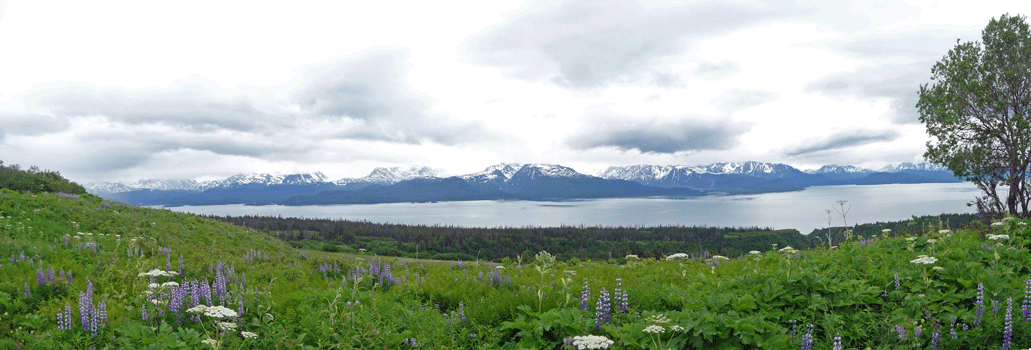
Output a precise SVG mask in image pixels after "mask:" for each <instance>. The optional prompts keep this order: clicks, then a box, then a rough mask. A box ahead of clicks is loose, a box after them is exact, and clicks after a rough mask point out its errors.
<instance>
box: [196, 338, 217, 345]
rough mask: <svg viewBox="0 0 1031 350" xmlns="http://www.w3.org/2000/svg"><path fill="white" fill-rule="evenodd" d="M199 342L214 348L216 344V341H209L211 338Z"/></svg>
mask: <svg viewBox="0 0 1031 350" xmlns="http://www.w3.org/2000/svg"><path fill="white" fill-rule="evenodd" d="M200 342H201V343H204V344H208V345H211V346H215V344H218V340H215V339H211V338H208V339H204V340H201V341H200Z"/></svg>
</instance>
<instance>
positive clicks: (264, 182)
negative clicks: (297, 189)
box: [198, 171, 329, 190]
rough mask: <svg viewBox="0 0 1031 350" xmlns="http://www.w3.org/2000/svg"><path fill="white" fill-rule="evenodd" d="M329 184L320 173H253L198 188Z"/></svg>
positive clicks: (238, 175)
mask: <svg viewBox="0 0 1031 350" xmlns="http://www.w3.org/2000/svg"><path fill="white" fill-rule="evenodd" d="M326 182H329V181H328V180H327V179H326V175H325V174H323V173H322V172H321V171H317V172H314V173H308V174H282V173H253V174H237V175H233V176H230V177H229V178H227V179H225V180H217V181H207V182H203V183H200V185H199V186H198V187H199V189H201V190H206V189H210V188H228V187H236V186H245V185H261V186H274V185H314V184H321V183H326Z"/></svg>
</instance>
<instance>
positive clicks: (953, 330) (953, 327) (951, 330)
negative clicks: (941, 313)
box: [949, 317, 959, 340]
mask: <svg viewBox="0 0 1031 350" xmlns="http://www.w3.org/2000/svg"><path fill="white" fill-rule="evenodd" d="M949 335H951V336H952V340H956V339H959V334H956V318H955V317H953V318H952V324H950V325H949Z"/></svg>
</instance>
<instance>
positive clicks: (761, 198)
mask: <svg viewBox="0 0 1031 350" xmlns="http://www.w3.org/2000/svg"><path fill="white" fill-rule="evenodd" d="M978 193H979V191H978V189H977V188H976V187H974V185H973V184H970V183H950V184H909V185H873V186H855V185H848V186H814V187H810V188H807V189H805V190H803V191H797V192H785V193H765V194H757V195H740V196H711V197H701V198H689V199H665V198H629V199H624V198H620V199H592V200H575V201H561V202H534V201H469V202H438V203H389V204H363V205H325V206H296V207H288V206H279V205H272V206H244V205H213V206H184V207H174V208H169V209H171V210H174V211H182V212H189V213H195V214H214V215H233V216H238V215H270V216H279V215H282V216H284V217H304V218H331V219H347V220H364V221H370V222H377V223H402V224H425V225H455V226H466V227H499V226H508V227H523V226H559V225H576V226H579V225H586V226H599V225H601V226H656V225H687V226H735V227H741V226H758V227H772V228H776V229H785V228H794V229H798V230H799V231H800V232H802V233H806V234H807V233H809V232H812V230H813V229H815V228H822V227H826V226H827V221H826V218H825V214H826V213H825V210H826V209H831V208H832V207H837V206H838V204H837V203H836V201H838V200H847V201H848V203H846V204H845V207H846V208H848V207H849V206H851V207H852V208H851V211H849V212H848V216H847V218H848V223H849V224H850V225H851V224H856V223H871V222H878V221H896V220H904V219H908V218H910V216H912V215H917V216H920V215H937V214H942V213H972V212H975V210H976V209H972V208H971V207H968V206H967V205H966V204H967V203H969V202H970V201H972V200H973V199H974V197H976V196H977V195H978ZM833 224H834V225H836V226H840V225H841V224H842V221H841V217H840V216H839V217H837V218H836V219H835V221H834V223H833Z"/></svg>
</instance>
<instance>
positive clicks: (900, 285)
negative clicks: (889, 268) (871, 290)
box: [895, 273, 902, 290]
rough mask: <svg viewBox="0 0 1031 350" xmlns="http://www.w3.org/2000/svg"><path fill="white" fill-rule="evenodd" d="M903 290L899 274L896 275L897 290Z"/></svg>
mask: <svg viewBox="0 0 1031 350" xmlns="http://www.w3.org/2000/svg"><path fill="white" fill-rule="evenodd" d="M899 288H902V284H901V283H900V282H899V274H897V273H896V274H895V290H899Z"/></svg>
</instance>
